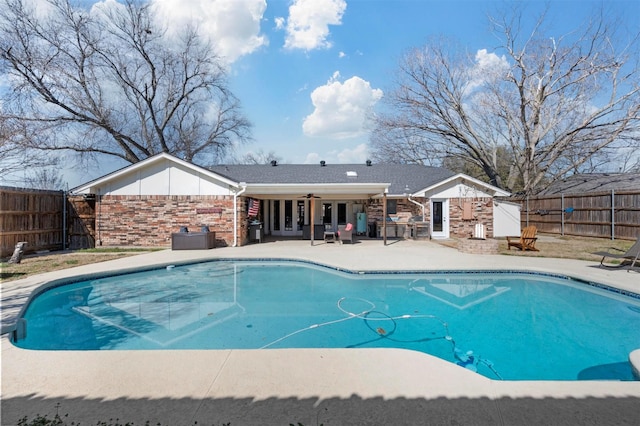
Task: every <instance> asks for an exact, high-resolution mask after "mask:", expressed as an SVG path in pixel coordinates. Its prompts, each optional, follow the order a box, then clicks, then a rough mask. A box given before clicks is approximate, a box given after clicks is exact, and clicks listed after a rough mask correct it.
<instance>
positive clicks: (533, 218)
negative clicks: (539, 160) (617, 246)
mask: <svg viewBox="0 0 640 426" xmlns="http://www.w3.org/2000/svg"><path fill="white" fill-rule="evenodd" d="M517 201H518V202H520V203H522V210H521V223H522V226H523V227H524V226H528V225H535V226H536V227H537V228H538V230H539V231H540V232H545V233H550V234H560V235H576V236H584V237H602V238H610V239H623V240H635V239H636V238H638V237H640V190H638V191H624V192H623V191H621V192H615V191H610V192H598V193H589V194H571V195H567V194H560V195H550V196H543V197H528V198H524V199H522V198H520V199H518V200H517Z"/></svg>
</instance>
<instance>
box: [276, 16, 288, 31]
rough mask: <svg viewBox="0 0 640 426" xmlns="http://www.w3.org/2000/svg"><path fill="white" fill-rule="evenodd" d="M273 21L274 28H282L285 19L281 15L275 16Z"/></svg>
mask: <svg viewBox="0 0 640 426" xmlns="http://www.w3.org/2000/svg"><path fill="white" fill-rule="evenodd" d="M274 22H275V23H276V30H283V29H284V24H285V23H286V19H284V18H282V17H277V18H275V19H274Z"/></svg>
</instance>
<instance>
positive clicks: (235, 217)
mask: <svg viewBox="0 0 640 426" xmlns="http://www.w3.org/2000/svg"><path fill="white" fill-rule="evenodd" d="M240 186H241V187H242V189H241V190H240V191H239V192H234V194H233V247H237V246H238V195H242V194H243V193H244V191H246V190H247V184H246V182H240Z"/></svg>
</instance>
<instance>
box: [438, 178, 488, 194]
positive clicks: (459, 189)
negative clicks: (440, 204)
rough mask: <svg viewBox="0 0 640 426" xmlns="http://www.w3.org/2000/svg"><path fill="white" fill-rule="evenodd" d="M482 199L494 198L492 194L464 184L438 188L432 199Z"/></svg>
mask: <svg viewBox="0 0 640 426" xmlns="http://www.w3.org/2000/svg"><path fill="white" fill-rule="evenodd" d="M480 197H492V195H491V194H489V193H487V192H485V191H482V190H481V189H479V188H474V187H471V186H469V185H466V184H463V183H455V184H454V182H452V185H451V186H448V187H444V188H438V191H437V192H433V195H431V198H480Z"/></svg>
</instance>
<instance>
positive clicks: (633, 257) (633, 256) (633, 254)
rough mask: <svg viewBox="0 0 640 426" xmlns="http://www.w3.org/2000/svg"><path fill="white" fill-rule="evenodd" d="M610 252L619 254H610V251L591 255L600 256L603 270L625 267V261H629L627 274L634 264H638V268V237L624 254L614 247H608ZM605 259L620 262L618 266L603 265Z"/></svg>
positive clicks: (639, 260) (639, 246)
mask: <svg viewBox="0 0 640 426" xmlns="http://www.w3.org/2000/svg"><path fill="white" fill-rule="evenodd" d="M610 250H617V251H619V252H620V253H612V252H610V251H597V252H595V253H592V254H596V255H598V256H602V260H600V266H602V267H604V268H620V267H623V266H626V265H627V262H625V261H629V263H628V266H629V269H627V272H628V271H630V270H631V268H633V267H634V266H635V265H636V264H638V267H640V263H639V262H640V237H639V238H638V239H637V240H636V242H635V243H634V244H633V245H632V246H631V248H630V249H629V250H627V251H626V252H624V251H623V250H620V249H618V248H615V247H610ZM606 258H611V259H622V261H621V262H620V264H618V265H605V264H604V260H605V259H606Z"/></svg>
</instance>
